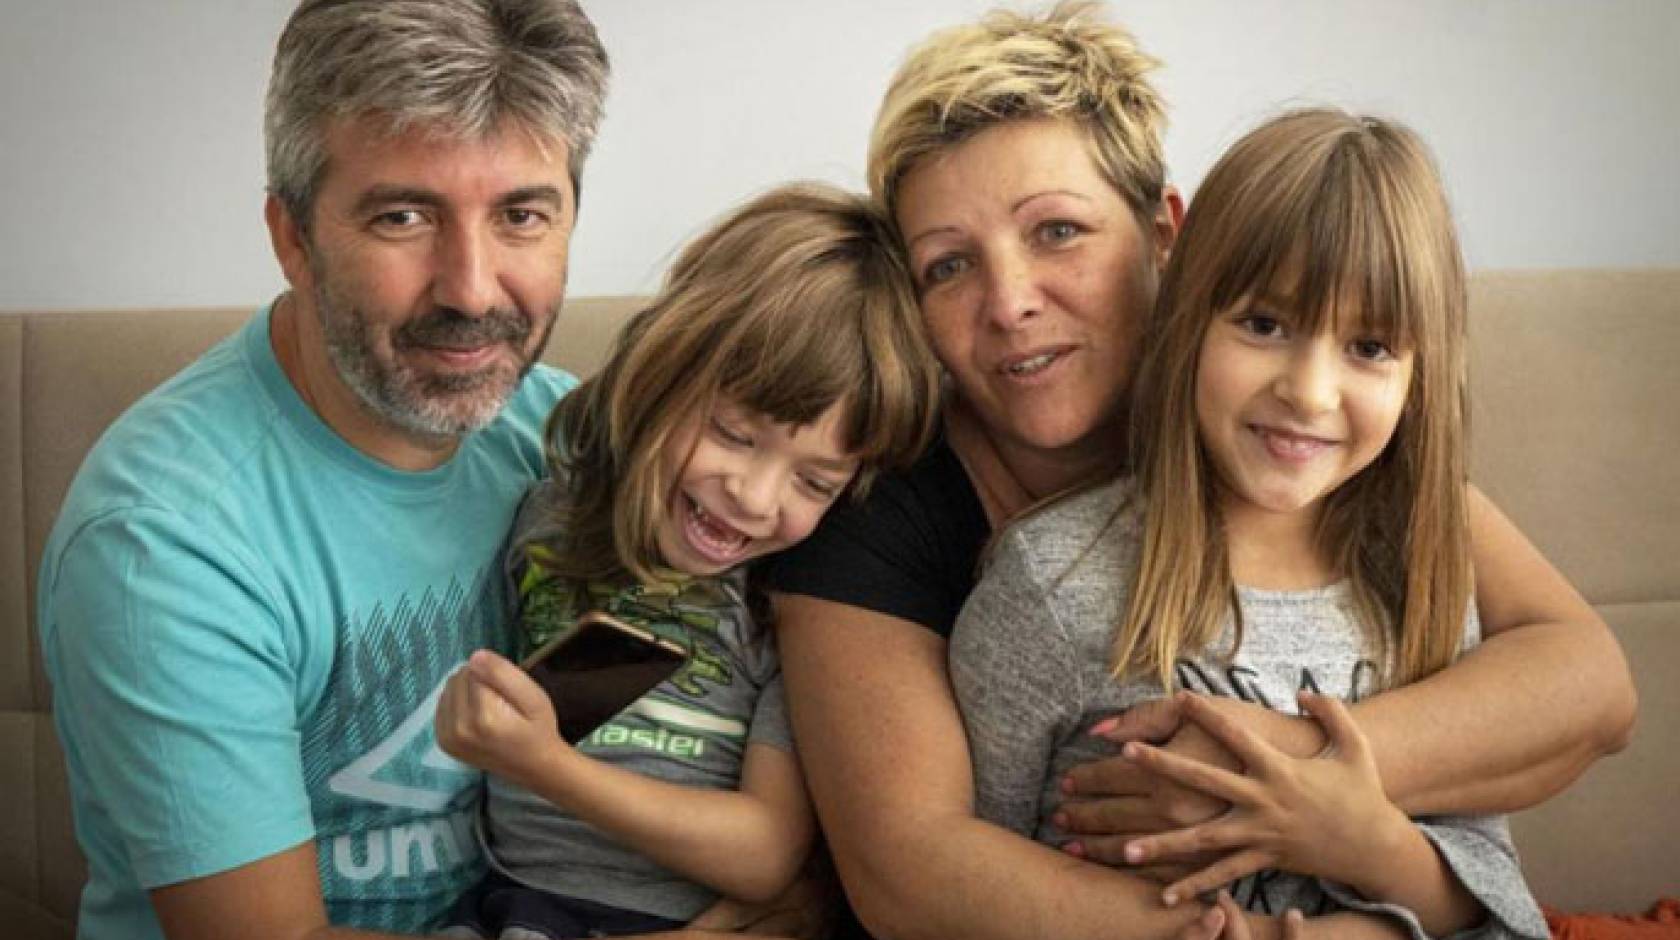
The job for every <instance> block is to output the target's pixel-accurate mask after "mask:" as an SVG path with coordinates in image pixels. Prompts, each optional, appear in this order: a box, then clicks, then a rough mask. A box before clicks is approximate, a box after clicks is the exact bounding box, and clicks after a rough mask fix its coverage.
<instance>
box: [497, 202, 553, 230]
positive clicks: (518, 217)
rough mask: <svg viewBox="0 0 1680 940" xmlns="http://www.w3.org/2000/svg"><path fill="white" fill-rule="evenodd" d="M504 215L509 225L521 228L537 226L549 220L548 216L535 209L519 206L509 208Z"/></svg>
mask: <svg viewBox="0 0 1680 940" xmlns="http://www.w3.org/2000/svg"><path fill="white" fill-rule="evenodd" d="M502 217H503V218H504V219H506V220H507V223H508V224H509V225H511V226H513V227H514V228H519V229H529V228H537V227H539V226H541V225H542V224H543V223H545V222H547V221H548V216H546V215H544V214H543V213H541V212H538V211H537V210H535V209H522V208H517V207H515V208H512V209H508V210H507V211H506V212H504V213H503V216H502Z"/></svg>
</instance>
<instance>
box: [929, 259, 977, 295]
mask: <svg viewBox="0 0 1680 940" xmlns="http://www.w3.org/2000/svg"><path fill="white" fill-rule="evenodd" d="M966 270H968V259H967V258H964V257H962V256H961V255H945V256H944V257H941V258H935V259H933V261H931V262H929V263H928V265H927V266H926V267H924V268H922V286H923V287H933V286H934V285H936V284H942V283H944V282H946V281H949V280H950V279H951V278H954V277H956V276H957V275H959V274H961V273H963V272H964V271H966Z"/></svg>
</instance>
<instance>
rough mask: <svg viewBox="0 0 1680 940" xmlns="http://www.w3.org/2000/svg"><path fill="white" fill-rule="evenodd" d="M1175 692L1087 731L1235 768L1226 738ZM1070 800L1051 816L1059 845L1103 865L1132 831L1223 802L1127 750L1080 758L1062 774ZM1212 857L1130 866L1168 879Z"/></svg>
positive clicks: (1189, 822) (1149, 831)
mask: <svg viewBox="0 0 1680 940" xmlns="http://www.w3.org/2000/svg"><path fill="white" fill-rule="evenodd" d="M1179 702H1180V700H1179V699H1178V698H1177V697H1176V696H1169V697H1167V698H1161V699H1154V700H1151V701H1148V702H1143V703H1140V704H1138V705H1135V706H1133V707H1132V708H1130V709H1127V710H1126V712H1125V713H1124V714H1121V715H1117V716H1115V717H1114V718H1110V719H1108V720H1107V721H1103V722H1100V723H1098V724H1097V725H1096V726H1095V727H1093V728H1092V729H1091V733H1092V734H1094V735H1097V736H1098V737H1102V738H1106V739H1107V740H1109V741H1112V742H1113V743H1115V744H1119V745H1124V744H1125V743H1126V742H1128V741H1147V742H1150V743H1153V744H1159V745H1161V746H1162V747H1164V748H1165V749H1166V750H1167V751H1168V752H1169V753H1172V754H1177V755H1179V756H1181V757H1185V758H1189V759H1191V760H1198V761H1201V762H1203V763H1206V764H1209V765H1212V766H1216V767H1225V768H1228V769H1231V770H1240V769H1241V764H1240V763H1239V762H1238V761H1237V758H1236V756H1235V755H1233V754H1232V753H1231V751H1230V749H1228V748H1227V747H1225V745H1223V744H1221V743H1219V741H1218V740H1216V739H1215V738H1214V737H1213V736H1212V735H1210V734H1208V733H1207V732H1206V731H1205V730H1203V729H1202V728H1201V727H1200V726H1199V725H1197V724H1195V723H1193V722H1186V721H1185V720H1184V715H1183V711H1182V709H1181V708H1180V707H1179ZM1061 789H1062V793H1063V794H1065V795H1066V796H1067V797H1068V799H1067V801H1066V802H1064V803H1063V804H1062V805H1061V806H1060V807H1059V808H1058V809H1057V812H1056V814H1055V816H1054V818H1053V819H1052V822H1053V823H1054V825H1055V826H1056V827H1057V828H1058V829H1060V830H1062V831H1063V832H1066V833H1068V834H1069V835H1070V836H1071V837H1072V838H1071V839H1070V840H1069V841H1068V842H1067V843H1065V844H1064V845H1063V846H1062V848H1063V850H1064V851H1066V852H1068V854H1070V855H1074V856H1077V857H1080V858H1085V859H1090V860H1091V861H1096V862H1101V863H1103V864H1105V865H1116V866H1121V865H1126V864H1127V862H1126V858H1125V847H1126V845H1127V843H1129V842H1131V841H1132V840H1133V839H1134V838H1136V837H1137V836H1143V835H1154V834H1156V833H1161V832H1170V831H1173V830H1177V829H1184V828H1188V827H1190V826H1194V825H1196V824H1197V823H1202V822H1206V821H1208V820H1210V819H1213V818H1215V817H1217V816H1218V815H1220V814H1221V813H1223V812H1225V811H1226V809H1228V808H1229V806H1228V804H1226V803H1225V802H1224V801H1222V800H1219V799H1216V798H1214V797H1211V796H1208V795H1207V794H1205V793H1202V792H1199V791H1197V790H1194V789H1192V788H1189V787H1185V786H1181V785H1179V784H1178V783H1177V782H1176V781H1174V780H1172V779H1170V778H1167V777H1165V776H1162V775H1160V774H1156V773H1153V772H1151V771H1149V770H1148V769H1146V768H1144V767H1142V766H1140V765H1139V764H1138V763H1137V762H1135V761H1131V760H1128V759H1126V758H1125V757H1120V756H1116V757H1111V758H1107V759H1104V760H1097V761H1092V762H1090V763H1088V764H1081V765H1079V766H1077V767H1074V768H1073V769H1071V770H1069V771H1068V774H1067V776H1066V777H1064V778H1062V784H1061ZM1215 858H1216V857H1215V856H1209V855H1195V856H1189V857H1178V858H1174V859H1171V860H1170V861H1168V860H1161V861H1157V862H1155V863H1153V864H1146V865H1136V866H1130V870H1131V872H1132V873H1133V874H1136V875H1138V876H1140V877H1143V878H1148V879H1150V880H1151V881H1154V882H1156V883H1157V884H1163V885H1164V884H1169V883H1171V882H1174V881H1177V880H1179V879H1181V878H1183V877H1185V876H1186V875H1188V874H1189V873H1190V872H1192V871H1195V870H1197V869H1199V868H1203V867H1206V866H1207V865H1209V864H1211V863H1212V862H1213V861H1214V859H1215Z"/></svg>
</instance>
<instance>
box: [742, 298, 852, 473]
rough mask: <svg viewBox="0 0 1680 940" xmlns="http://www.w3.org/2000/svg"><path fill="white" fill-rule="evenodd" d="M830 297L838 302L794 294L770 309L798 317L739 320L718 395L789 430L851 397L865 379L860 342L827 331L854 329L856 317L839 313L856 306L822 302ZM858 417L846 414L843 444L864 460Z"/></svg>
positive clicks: (769, 314) (768, 314)
mask: <svg viewBox="0 0 1680 940" xmlns="http://www.w3.org/2000/svg"><path fill="white" fill-rule="evenodd" d="M835 296H843V295H840V292H838V291H834V290H824V289H813V290H801V291H795V292H793V295H792V296H783V297H779V298H777V299H775V300H774V301H771V303H773V304H775V305H777V306H786V307H797V308H800V309H799V310H798V313H797V315H794V314H790V313H789V312H787V311H786V310H765V311H763V313H762V314H760V315H757V316H748V317H745V318H744V321H743V324H742V326H741V328H740V329H739V330H738V332H737V333H736V335H735V336H734V337H733V338H732V339H733V343H732V344H731V345H732V348H731V349H730V350H729V352H728V354H727V358H726V360H725V362H724V366H723V371H722V374H721V375H720V376H719V378H720V382H719V387H720V388H721V389H722V391H723V393H724V394H725V395H727V396H729V397H730V398H732V399H734V400H736V401H738V402H740V403H741V404H742V405H744V406H746V407H748V408H751V409H752V410H753V411H756V412H759V413H760V414H764V415H768V416H769V417H770V418H772V419H773V420H775V421H778V422H780V423H783V424H791V425H794V426H796V427H802V426H805V425H809V424H813V423H815V422H816V421H817V420H818V419H819V418H821V417H822V416H823V415H824V414H825V413H826V412H827V411H828V410H829V409H830V408H831V407H833V406H834V405H835V403H837V402H841V401H843V400H845V399H846V398H847V396H848V395H849V394H854V393H856V392H857V391H858V390H859V389H860V388H861V387H862V386H863V385H864V384H865V381H866V379H867V368H866V364H865V363H864V361H863V343H862V342H861V340H860V338H859V337H858V336H857V335H856V332H855V331H854V330H850V329H831V328H826V325H827V324H832V323H852V322H856V320H857V316H856V314H855V313H854V312H852V311H850V310H844V309H842V307H841V303H843V302H850V303H856V300H855V298H848V299H847V301H840V302H837V301H834V300H829V298H832V297H835ZM825 300H827V301H828V302H826V303H825V302H824V301H825ZM794 324H797V328H795V327H793V326H792V325H794ZM858 410H859V409H856V408H851V409H848V415H847V419H846V424H845V425H844V431H845V441H846V447H847V449H848V450H849V451H851V452H852V453H855V454H859V455H860V456H865V455H864V454H863V453H862V451H863V448H862V446H861V445H862V444H863V443H864V440H865V438H866V437H867V436H868V431H867V429H866V428H864V427H860V426H859V425H860V424H862V421H860V416H859V415H858V414H857V412H858Z"/></svg>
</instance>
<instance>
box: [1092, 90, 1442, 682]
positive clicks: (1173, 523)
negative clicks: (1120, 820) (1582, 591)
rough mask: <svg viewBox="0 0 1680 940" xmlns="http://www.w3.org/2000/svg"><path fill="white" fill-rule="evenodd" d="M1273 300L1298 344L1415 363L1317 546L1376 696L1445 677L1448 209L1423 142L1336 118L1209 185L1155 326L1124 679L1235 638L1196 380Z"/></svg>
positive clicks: (1141, 409)
mask: <svg viewBox="0 0 1680 940" xmlns="http://www.w3.org/2000/svg"><path fill="white" fill-rule="evenodd" d="M1268 291H1269V292H1271V293H1274V294H1279V295H1280V296H1283V297H1287V298H1291V299H1292V301H1293V306H1294V311H1295V313H1296V315H1297V316H1298V317H1299V318H1300V319H1299V321H1298V322H1297V324H1296V328H1297V329H1300V330H1303V331H1309V332H1310V331H1316V330H1318V329H1319V328H1320V326H1321V325H1322V324H1326V323H1329V322H1332V321H1331V320H1329V319H1327V318H1334V317H1337V316H1348V315H1354V316H1358V317H1359V318H1360V320H1361V324H1362V327H1363V328H1365V329H1368V330H1370V331H1371V332H1372V334H1373V335H1375V336H1380V337H1384V338H1386V339H1388V340H1389V341H1390V342H1391V345H1392V346H1393V348H1395V349H1396V350H1401V349H1405V350H1411V351H1412V352H1413V354H1414V359H1413V371H1412V379H1411V386H1410V388H1409V390H1408V392H1407V395H1406V401H1405V404H1404V406H1403V409H1402V412H1401V416H1400V420H1399V423H1398V425H1397V426H1396V428H1395V431H1394V437H1393V439H1392V440H1391V441H1390V442H1389V444H1388V446H1387V447H1386V448H1385V449H1384V450H1383V451H1382V453H1381V454H1380V455H1379V456H1378V457H1377V458H1376V459H1375V460H1374V461H1373V462H1372V463H1371V465H1370V466H1368V467H1366V468H1365V469H1363V470H1361V471H1360V472H1359V473H1358V474H1356V475H1355V476H1354V477H1353V478H1352V479H1350V480H1348V481H1347V482H1346V483H1344V484H1342V486H1341V487H1339V488H1338V489H1337V490H1336V491H1335V492H1334V493H1332V494H1330V495H1329V496H1328V497H1327V498H1326V501H1325V506H1324V511H1323V512H1322V513H1321V515H1320V517H1319V525H1318V532H1317V538H1318V544H1319V546H1320V548H1321V550H1322V551H1323V552H1324V553H1325V554H1326V556H1327V557H1328V558H1329V560H1330V561H1331V562H1332V564H1333V565H1334V567H1335V569H1336V570H1337V571H1339V572H1341V573H1342V574H1343V575H1344V576H1345V577H1347V578H1348V579H1349V581H1350V582H1351V586H1352V590H1353V595H1354V599H1355V603H1356V604H1357V606H1358V608H1359V612H1360V614H1361V615H1362V619H1363V620H1364V621H1365V622H1366V623H1367V624H1371V625H1375V627H1376V628H1377V632H1378V634H1379V642H1380V648H1381V650H1382V653H1383V656H1382V661H1383V662H1384V663H1385V668H1384V680H1385V682H1386V683H1388V684H1404V683H1407V682H1411V681H1414V680H1416V679H1418V678H1420V677H1422V676H1425V675H1428V674H1429V673H1431V672H1434V671H1435V670H1438V669H1440V668H1442V667H1444V666H1446V665H1447V664H1448V663H1449V662H1451V661H1452V659H1453V657H1454V655H1455V654H1456V653H1457V651H1458V647H1459V643H1460V641H1461V639H1462V634H1463V627H1464V617H1465V614H1466V611H1467V607H1468V604H1469V603H1470V597H1471V587H1472V577H1471V570H1470V552H1469V532H1468V523H1467V508H1466V502H1465V487H1466V469H1465V465H1466V454H1465V451H1466V432H1467V422H1468V416H1467V413H1466V363H1465V278H1464V269H1463V262H1462V260H1461V257H1460V254H1459V247H1458V239H1457V236H1456V234H1455V232H1454V228H1453V223H1452V215H1451V211H1450V210H1449V208H1448V205H1447V200H1446V196H1445V194H1444V193H1443V191H1442V186H1441V182H1440V178H1439V176H1438V174H1437V172H1436V169H1435V166H1434V164H1433V162H1432V161H1431V159H1430V157H1429V154H1428V152H1427V150H1426V149H1425V148H1424V146H1423V144H1422V142H1421V141H1420V140H1419V139H1418V138H1417V137H1416V135H1414V134H1413V133H1412V132H1411V131H1409V130H1407V129H1406V128H1404V127H1403V126H1401V125H1398V124H1395V123H1393V122H1390V121H1385V120H1381V119H1377V118H1371V117H1361V116H1357V115H1350V114H1347V113H1345V112H1343V111H1338V110H1322V109H1315V110H1304V111H1296V112H1291V113H1287V114H1284V115H1282V116H1279V117H1277V118H1274V119H1272V120H1271V121H1268V122H1267V123H1265V124H1264V125H1262V126H1261V127H1259V128H1258V129H1256V130H1254V131H1252V132H1251V133H1249V134H1248V135H1247V136H1245V137H1244V138H1243V139H1242V140H1241V141H1239V142H1238V143H1237V144H1236V145H1235V146H1233V147H1232V148H1231V149H1230V151H1228V152H1227V153H1226V154H1225V156H1224V157H1222V158H1221V159H1220V161H1219V162H1218V164H1217V165H1215V167H1214V168H1213V169H1212V171H1210V172H1209V174H1208V176H1207V179H1206V181H1205V182H1204V183H1203V184H1202V187H1201V189H1200V191H1198V192H1197V194H1196V197H1195V200H1194V202H1193V204H1192V207H1191V209H1190V212H1189V214H1188V217H1187V218H1186V221H1185V226H1184V231H1183V233H1182V234H1181V236H1180V237H1179V240H1178V243H1177V244H1176V245H1175V246H1174V249H1173V253H1172V259H1171V261H1170V263H1169V265H1168V267H1167V271H1166V274H1165V276H1164V279H1163V281H1162V285H1161V293H1160V296H1159V298H1158V300H1157V303H1156V306H1155V309H1154V311H1153V312H1152V313H1151V315H1150V319H1149V321H1148V323H1147V326H1146V329H1145V333H1144V338H1143V341H1142V342H1141V343H1140V344H1139V349H1140V350H1143V354H1142V359H1141V363H1140V366H1139V369H1138V373H1137V380H1136V385H1135V386H1134V391H1133V397H1132V414H1131V429H1130V433H1131V437H1130V440H1131V441H1132V442H1133V446H1134V448H1135V450H1134V451H1133V456H1134V461H1135V462H1134V466H1135V471H1136V474H1137V479H1138V488H1137V491H1136V492H1137V495H1138V498H1140V499H1141V500H1143V505H1144V509H1143V512H1144V516H1143V519H1144V522H1143V541H1142V545H1141V547H1140V557H1139V564H1138V567H1137V571H1136V575H1135V581H1134V584H1133V586H1132V593H1131V603H1130V605H1129V607H1128V609H1127V611H1126V613H1125V615H1124V618H1123V620H1122V622H1121V625H1120V629H1119V631H1118V633H1116V635H1115V642H1114V648H1113V660H1112V665H1113V669H1114V672H1115V674H1116V675H1121V674H1125V673H1133V672H1145V673H1148V672H1153V673H1154V674H1156V675H1157V676H1158V677H1159V678H1160V680H1161V682H1162V684H1163V685H1164V686H1165V687H1167V688H1171V687H1172V674H1173V668H1174V664H1175V663H1176V661H1177V660H1178V658H1179V656H1180V655H1181V653H1183V652H1185V651H1192V652H1193V651H1199V650H1203V649H1206V648H1208V647H1209V646H1210V645H1211V644H1212V643H1213V642H1214V641H1215V640H1217V639H1218V637H1219V635H1220V632H1221V630H1222V628H1223V626H1224V623H1225V618H1226V617H1227V616H1230V617H1234V618H1235V621H1236V643H1237V645H1238V646H1240V645H1241V642H1242V618H1241V610H1240V608H1239V606H1238V604H1237V602H1236V592H1235V587H1234V585H1233V583H1232V578H1231V568H1230V561H1229V557H1228V553H1227V546H1226V541H1225V535H1224V532H1223V530H1222V523H1221V519H1220V513H1219V509H1218V506H1219V502H1218V492H1217V491H1218V488H1219V486H1220V484H1219V482H1218V480H1217V479H1216V474H1217V471H1216V469H1215V468H1214V467H1213V465H1212V464H1211V462H1210V459H1209V456H1208V454H1207V451H1206V450H1205V449H1204V447H1203V446H1202V444H1201V440H1200V434H1199V433H1198V430H1197V417H1196V408H1195V402H1196V394H1195V393H1196V384H1197V367H1198V365H1197V364H1198V361H1199V359H1200V354H1201V348H1202V342H1203V338H1204V337H1205V336H1206V334H1207V330H1208V327H1209V324H1210V323H1211V322H1212V321H1213V319H1214V318H1215V317H1216V316H1218V315H1220V314H1223V313H1225V312H1226V311H1229V310H1230V309H1231V308H1232V307H1233V306H1234V305H1237V304H1242V303H1247V302H1248V301H1249V299H1250V298H1254V297H1258V296H1260V295H1262V294H1264V293H1267V292H1268Z"/></svg>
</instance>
